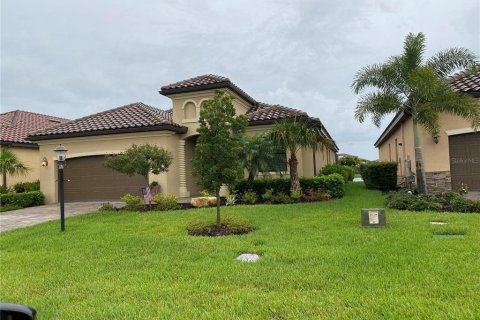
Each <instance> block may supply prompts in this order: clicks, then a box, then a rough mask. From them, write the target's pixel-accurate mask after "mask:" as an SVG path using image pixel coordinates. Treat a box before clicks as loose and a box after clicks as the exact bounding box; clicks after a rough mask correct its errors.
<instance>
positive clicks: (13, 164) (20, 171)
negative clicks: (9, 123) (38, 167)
mask: <svg viewBox="0 0 480 320" xmlns="http://www.w3.org/2000/svg"><path fill="white" fill-rule="evenodd" d="M30 170H31V169H30V168H29V167H28V166H26V165H25V164H24V163H23V162H22V161H20V160H19V159H18V158H17V155H16V154H15V153H13V151H12V150H10V149H2V151H1V152H0V173H1V174H2V185H3V186H4V187H7V175H9V176H11V177H17V176H25V175H27V173H28V171H30Z"/></svg>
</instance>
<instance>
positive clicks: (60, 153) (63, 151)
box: [53, 144, 68, 232]
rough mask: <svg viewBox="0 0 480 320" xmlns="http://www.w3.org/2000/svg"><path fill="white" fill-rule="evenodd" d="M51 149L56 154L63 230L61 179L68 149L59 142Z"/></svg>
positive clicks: (63, 229)
mask: <svg viewBox="0 0 480 320" xmlns="http://www.w3.org/2000/svg"><path fill="white" fill-rule="evenodd" d="M53 151H55V155H56V156H57V164H58V191H59V192H60V229H61V230H62V232H63V231H65V192H64V181H63V168H64V166H65V160H66V159H67V151H68V149H67V148H65V146H62V145H61V144H60V145H58V146H57V147H56V148H55V149H54V150H53Z"/></svg>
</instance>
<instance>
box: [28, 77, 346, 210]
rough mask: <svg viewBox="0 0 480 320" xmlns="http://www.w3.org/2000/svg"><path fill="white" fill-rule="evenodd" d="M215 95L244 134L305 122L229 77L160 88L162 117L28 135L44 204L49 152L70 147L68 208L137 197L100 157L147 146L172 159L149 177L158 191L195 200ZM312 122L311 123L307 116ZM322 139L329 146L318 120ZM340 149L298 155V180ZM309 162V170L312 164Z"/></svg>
mask: <svg viewBox="0 0 480 320" xmlns="http://www.w3.org/2000/svg"><path fill="white" fill-rule="evenodd" d="M216 89H223V90H226V91H227V92H228V93H229V94H231V95H232V96H233V97H234V98H235V99H234V102H233V103H234V106H235V109H236V112H237V114H243V115H245V116H246V117H247V119H248V128H247V134H249V135H255V134H258V133H261V132H265V131H267V130H268V129H269V127H270V126H271V125H272V124H273V123H274V122H275V121H277V120H278V119H282V118H293V117H299V116H301V117H308V115H307V114H306V113H305V112H302V111H300V110H296V109H292V108H287V107H284V106H280V105H270V104H265V103H261V102H257V101H256V100H254V99H253V98H252V97H250V96H249V95H248V94H247V93H245V92H244V91H243V90H241V89H240V88H239V87H237V86H236V85H235V84H233V83H232V82H231V81H230V80H229V79H228V78H225V77H221V76H216V75H204V76H199V77H195V78H192V79H188V80H184V81H180V82H176V83H173V84H170V85H166V86H163V87H162V88H161V90H160V94H162V95H164V96H166V97H169V98H170V99H171V100H172V107H171V108H170V109H168V110H160V109H157V108H154V107H151V106H148V105H146V104H143V103H141V102H138V103H132V104H129V105H125V106H122V107H119V108H115V109H111V110H107V111H104V112H101V113H97V114H93V115H90V116H87V117H83V118H80V119H76V120H73V121H70V122H68V123H65V124H61V125H58V126H55V127H52V128H49V129H46V130H40V131H37V132H34V133H32V134H30V136H29V139H30V140H31V141H33V142H35V143H37V144H38V145H39V147H40V156H41V157H46V158H47V159H48V160H49V163H51V165H48V166H47V167H42V168H40V182H41V190H42V191H43V193H44V194H45V196H46V202H47V203H54V202H57V199H58V191H57V189H58V188H57V183H56V179H57V177H56V175H57V173H56V171H57V170H56V166H55V165H54V158H55V155H54V151H53V149H54V148H55V147H56V146H57V145H59V144H62V145H64V146H65V147H67V148H68V153H67V165H66V168H65V178H66V182H65V199H66V201H92V200H117V199H118V198H119V197H120V196H122V195H124V194H126V193H132V194H139V192H140V187H144V186H146V183H147V182H146V181H145V179H144V178H143V177H140V176H134V177H129V176H125V175H122V174H119V173H117V172H114V171H113V170H110V169H107V168H105V167H103V165H102V162H103V161H104V159H105V155H108V154H115V153H119V152H122V151H124V150H126V149H127V148H129V147H131V146H132V144H137V145H140V144H146V143H149V144H152V145H157V146H159V147H162V148H165V149H166V150H168V151H170V152H171V153H172V154H173V156H174V161H173V164H172V165H171V167H170V168H169V171H168V172H166V173H162V174H160V175H154V174H150V176H149V181H150V182H152V181H157V182H158V183H159V184H160V188H161V192H162V193H165V194H173V195H176V196H179V197H190V196H195V195H198V194H199V192H200V191H201V190H200V187H199V186H198V185H197V184H196V182H195V178H194V177H193V176H192V164H191V160H192V158H193V156H194V152H195V143H196V140H197V136H198V133H197V128H198V127H199V123H198V120H199V114H200V108H201V105H202V102H204V101H205V100H208V99H210V98H212V97H213V95H214V92H215V90H216ZM309 118H310V117H309ZM310 120H311V121H313V122H315V123H317V124H318V126H319V127H320V128H321V131H322V133H323V134H324V135H325V136H326V137H328V138H329V139H331V140H332V141H333V139H332V138H331V136H330V135H329V133H328V131H327V130H326V129H325V127H324V126H323V124H322V123H321V122H320V120H319V119H317V118H310ZM337 151H338V148H337V146H336V145H335V144H333V147H331V148H330V149H328V148H326V147H325V148H323V149H320V150H318V151H317V152H316V154H315V156H314V155H313V153H312V151H311V150H301V151H300V152H299V154H298V155H297V157H298V159H299V175H301V176H302V175H303V176H313V175H314V174H315V172H314V167H316V170H317V171H318V170H320V168H321V167H322V166H324V165H326V164H328V163H334V162H335V161H336V152H337ZM314 160H315V165H314Z"/></svg>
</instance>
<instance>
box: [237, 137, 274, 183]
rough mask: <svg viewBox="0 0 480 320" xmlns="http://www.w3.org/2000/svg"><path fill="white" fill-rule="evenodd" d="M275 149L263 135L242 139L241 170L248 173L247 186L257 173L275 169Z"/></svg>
mask: <svg viewBox="0 0 480 320" xmlns="http://www.w3.org/2000/svg"><path fill="white" fill-rule="evenodd" d="M275 151H276V148H275V146H274V145H273V143H272V141H270V140H269V139H268V138H267V136H266V135H265V134H257V135H255V136H252V137H249V136H244V138H243V151H242V160H243V168H245V169H246V170H247V172H248V178H247V184H248V185H251V184H252V182H253V180H254V179H255V176H256V175H257V173H258V172H262V171H271V170H272V168H275V167H276V165H277V163H275V160H276V157H275Z"/></svg>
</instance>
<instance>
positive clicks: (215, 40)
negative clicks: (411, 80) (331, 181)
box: [1, 0, 480, 159]
mask: <svg viewBox="0 0 480 320" xmlns="http://www.w3.org/2000/svg"><path fill="white" fill-rule="evenodd" d="M1 3H2V7H1V111H2V112H6V111H10V110H15V109H21V110H27V111H32V112H38V113H44V114H49V115H56V116H60V117H66V118H69V119H75V118H78V117H82V116H85V115H89V114H92V113H95V112H99V111H104V110H107V109H110V108H113V107H117V106H121V105H125V104H128V103H131V102H136V101H142V102H144V103H147V104H150V105H153V106H156V107H160V108H169V107H170V106H171V102H170V99H168V98H165V97H163V96H161V95H160V94H159V93H158V90H159V88H160V87H161V86H162V85H165V84H168V83H172V82H176V81H179V80H183V79H187V78H191V77H194V76H197V75H202V74H209V73H211V74H218V75H222V76H226V77H228V78H230V79H231V80H232V81H233V82H234V83H235V84H237V85H238V86H239V87H240V88H242V89H243V90H244V91H246V92H247V93H248V94H249V95H251V96H252V97H253V98H255V99H256V100H257V101H262V102H266V103H274V104H275V103H279V104H282V105H285V106H289V107H293V108H298V109H302V110H304V111H306V112H308V113H309V114H310V115H311V116H315V117H319V118H320V119H321V120H322V122H323V123H324V125H325V126H326V127H327V129H328V131H329V132H330V134H331V135H332V136H333V138H334V139H335V140H336V142H337V144H338V146H339V147H340V152H345V153H350V154H356V155H359V156H361V157H364V158H367V159H376V158H377V157H378V153H377V150H376V149H375V147H374V146H373V143H374V142H375V140H376V139H377V138H378V136H379V135H380V133H381V132H382V130H383V128H384V127H385V126H386V125H387V124H388V120H389V119H387V120H386V121H385V122H384V123H383V125H382V127H381V128H380V129H379V128H376V127H374V126H373V125H372V124H371V122H370V121H369V122H368V123H363V124H359V123H357V122H356V121H355V119H354V117H353V110H354V108H355V103H356V100H357V98H358V97H357V96H355V95H354V94H353V93H352V91H351V89H350V84H351V82H352V79H353V76H354V74H355V72H356V71H357V70H358V69H359V68H361V67H362V66H365V65H367V64H371V63H376V62H383V61H385V60H386V59H387V58H388V57H390V56H392V55H396V54H400V53H401V50H402V44H403V40H404V38H405V36H406V34H407V33H409V32H423V33H425V34H426V37H427V52H426V55H427V56H429V55H432V54H434V53H435V52H438V51H440V50H442V49H444V48H447V47H457V46H460V47H466V48H469V49H471V50H473V51H474V52H476V53H477V54H479V52H480V26H479V21H480V0H455V1H453V0H402V1H394V0H385V1H381V0H371V1H360V0H357V1H353V0H350V1H339V0H335V1H325V0H322V1H309V0H306V1H301V0H293V1H287V0H281V1H260V0H255V1H246V0H242V1H230V0H223V1H221V0H220V1H208V0H203V1H174V0H170V1H158V0H151V1H147V0H145V1H142V0H136V1H127V0H111V1H102V0H98V1H92V0H90V1H89V0H82V1H76V0H75V1H70V0H57V1H54V0H42V1H38V0H28V1H27V0H2V2H1Z"/></svg>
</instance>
